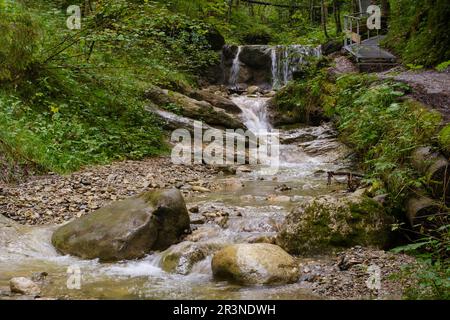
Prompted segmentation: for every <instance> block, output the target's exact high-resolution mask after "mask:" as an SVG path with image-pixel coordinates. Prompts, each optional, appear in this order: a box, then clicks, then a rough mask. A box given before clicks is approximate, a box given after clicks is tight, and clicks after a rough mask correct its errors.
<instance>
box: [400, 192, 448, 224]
mask: <svg viewBox="0 0 450 320" xmlns="http://www.w3.org/2000/svg"><path fill="white" fill-rule="evenodd" d="M406 212H407V217H408V221H409V223H410V225H411V227H414V228H416V229H419V230H421V231H424V232H425V231H430V230H435V229H436V228H438V227H441V226H443V225H445V224H446V223H448V215H447V214H446V213H445V207H444V206H442V205H441V204H439V203H438V202H436V200H433V199H430V198H428V197H425V196H422V195H414V196H412V197H411V198H409V199H408V202H407V204H406Z"/></svg>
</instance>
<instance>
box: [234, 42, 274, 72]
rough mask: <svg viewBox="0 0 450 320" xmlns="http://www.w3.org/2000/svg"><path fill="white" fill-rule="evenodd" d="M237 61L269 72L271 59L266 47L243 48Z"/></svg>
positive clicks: (268, 48)
mask: <svg viewBox="0 0 450 320" xmlns="http://www.w3.org/2000/svg"><path fill="white" fill-rule="evenodd" d="M239 60H240V61H241V62H243V63H245V64H246V65H247V66H249V67H251V68H255V69H265V70H271V68H272V57H271V52H270V47H268V46H259V45H255V46H243V47H242V50H241V54H240V56H239Z"/></svg>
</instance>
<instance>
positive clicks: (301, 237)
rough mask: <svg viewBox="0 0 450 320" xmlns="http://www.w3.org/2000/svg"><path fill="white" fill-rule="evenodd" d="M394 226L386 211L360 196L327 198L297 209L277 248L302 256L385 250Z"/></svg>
mask: <svg viewBox="0 0 450 320" xmlns="http://www.w3.org/2000/svg"><path fill="white" fill-rule="evenodd" d="M390 224H391V219H390V217H388V216H387V215H386V213H385V210H384V208H383V207H382V206H381V205H380V204H379V203H377V202H376V201H374V200H373V199H370V198H368V197H366V196H363V195H361V194H360V192H358V193H355V194H352V195H350V196H346V197H333V196H325V197H320V198H316V199H313V200H311V201H310V202H307V203H305V204H302V205H300V206H299V207H297V208H295V209H294V210H293V211H292V212H291V213H290V214H289V216H288V217H287V219H286V223H285V225H284V227H283V229H282V230H281V231H280V233H279V234H278V237H277V244H279V245H280V246H281V247H282V248H284V249H285V250H286V251H288V252H289V253H292V254H302V255H303V254H311V253H323V252H328V251H334V250H336V249H340V248H347V247H351V246H355V245H363V246H376V247H385V246H386V245H387V244H388V242H389V238H390Z"/></svg>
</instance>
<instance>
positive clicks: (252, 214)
mask: <svg viewBox="0 0 450 320" xmlns="http://www.w3.org/2000/svg"><path fill="white" fill-rule="evenodd" d="M233 100H234V101H235V103H237V104H238V105H239V106H240V107H241V109H242V110H243V115H242V117H243V119H244V121H245V123H246V125H247V126H248V128H250V129H251V130H254V131H270V130H271V126H270V124H269V123H268V121H267V114H266V112H267V111H266V108H265V107H266V99H264V98H256V97H253V98H252V97H246V96H238V97H234V98H233ZM281 139H282V141H286V142H287V143H285V144H283V145H282V146H281V148H280V170H279V171H278V173H277V174H276V175H270V176H264V175H261V174H260V173H258V171H257V170H252V169H255V168H249V169H250V170H238V172H237V174H236V176H231V177H218V178H217V180H216V181H215V184H216V185H217V189H216V190H215V191H214V192H212V193H209V194H199V195H196V196H194V197H192V198H188V199H186V201H187V203H188V205H189V206H192V205H196V206H198V207H199V212H200V213H199V214H192V216H191V220H192V221H194V220H198V219H199V218H201V217H202V216H201V214H202V213H207V214H209V215H211V214H213V215H212V216H213V218H211V219H209V220H208V221H206V223H203V224H198V225H195V226H194V231H193V233H192V234H191V235H190V236H189V237H188V238H187V239H186V240H185V241H184V242H182V243H180V244H178V245H175V246H173V247H171V248H169V249H168V250H167V251H165V252H162V253H154V254H151V255H149V256H147V257H146V258H144V259H141V260H138V261H128V262H122V263H112V264H101V263H99V262H98V261H83V260H80V259H78V258H75V257H70V256H61V255H59V254H58V253H57V252H56V251H55V250H54V248H53V247H52V245H51V243H50V238H51V234H52V232H53V230H55V228H56V226H45V227H28V226H19V225H15V224H11V223H9V222H8V221H6V220H5V221H3V220H0V232H1V233H0V245H1V247H0V288H1V287H2V286H8V281H9V279H10V278H12V277H17V276H26V277H29V276H31V275H32V274H33V273H40V272H47V273H48V274H49V276H48V277H47V279H48V280H47V283H46V284H45V285H44V286H43V296H46V297H58V298H60V297H66V298H71V299H85V298H88V299H90V298H93V299H311V298H318V297H316V296H314V295H312V293H311V292H309V291H308V289H306V288H305V287H304V286H303V285H302V284H301V283H300V282H299V283H297V284H292V285H285V286H256V287H240V286H236V285H231V284H228V283H226V282H217V281H214V280H213V277H212V273H211V267H210V263H211V257H212V255H213V253H214V252H215V251H217V250H218V249H220V248H222V247H223V246H225V245H228V244H233V243H245V242H255V241H261V239H263V238H267V239H270V238H273V237H274V236H275V235H276V233H277V231H278V229H279V226H280V225H281V224H282V223H283V221H284V219H285V217H286V215H287V214H288V212H289V210H291V208H292V207H293V206H295V205H298V204H299V203H301V202H303V201H305V200H306V199H309V198H310V197H313V196H317V195H321V194H326V193H328V192H329V189H328V187H327V186H326V174H325V172H326V171H327V170H338V169H340V168H343V167H346V166H348V165H349V164H348V163H347V162H346V161H344V160H342V159H343V156H344V154H343V153H342V150H341V149H342V146H341V145H340V144H339V143H337V142H336V140H335V139H334V133H333V130H332V128H330V127H329V126H327V125H324V126H322V127H315V128H312V127H304V128H298V129H293V130H288V131H282V132H281ZM311 140H312V141H311ZM308 148H309V149H308ZM308 150H309V152H308ZM247 169H248V168H247ZM280 184H283V185H286V186H287V187H288V190H286V191H284V192H279V191H277V190H276V189H277V187H278V186H280ZM214 213H226V221H224V219H223V218H220V217H222V216H220V215H219V218H214ZM221 219H222V220H221ZM198 251H201V252H203V253H204V255H203V256H202V257H203V258H200V259H198V258H197V259H192V255H190V253H192V252H198ZM174 254H175V255H177V254H178V255H179V256H180V259H179V260H178V263H177V264H176V266H175V268H174V267H173V266H172V267H170V266H167V264H166V263H165V261H166V257H168V256H170V255H174ZM69 267H72V269H73V268H74V267H75V268H79V269H80V271H81V275H82V282H81V289H79V290H77V289H75V290H74V289H68V287H67V281H68V279H69V280H70V278H69V277H68V274H67V270H68V268H69Z"/></svg>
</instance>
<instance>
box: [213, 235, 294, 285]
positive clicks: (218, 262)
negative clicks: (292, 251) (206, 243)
mask: <svg viewBox="0 0 450 320" xmlns="http://www.w3.org/2000/svg"><path fill="white" fill-rule="evenodd" d="M211 267H212V271H213V275H214V278H216V279H218V280H228V281H230V282H232V283H237V284H241V285H258V284H266V285H281V284H289V283H295V282H297V281H298V279H299V277H300V273H299V267H298V264H297V263H296V261H295V260H294V258H293V257H291V256H290V255H289V254H288V253H286V252H285V251H284V250H283V249H282V248H280V247H279V246H276V245H273V244H267V243H255V244H236V245H232V246H228V247H226V248H224V249H222V250H221V251H219V252H217V253H216V254H215V255H214V257H213V260H212V263H211Z"/></svg>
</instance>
